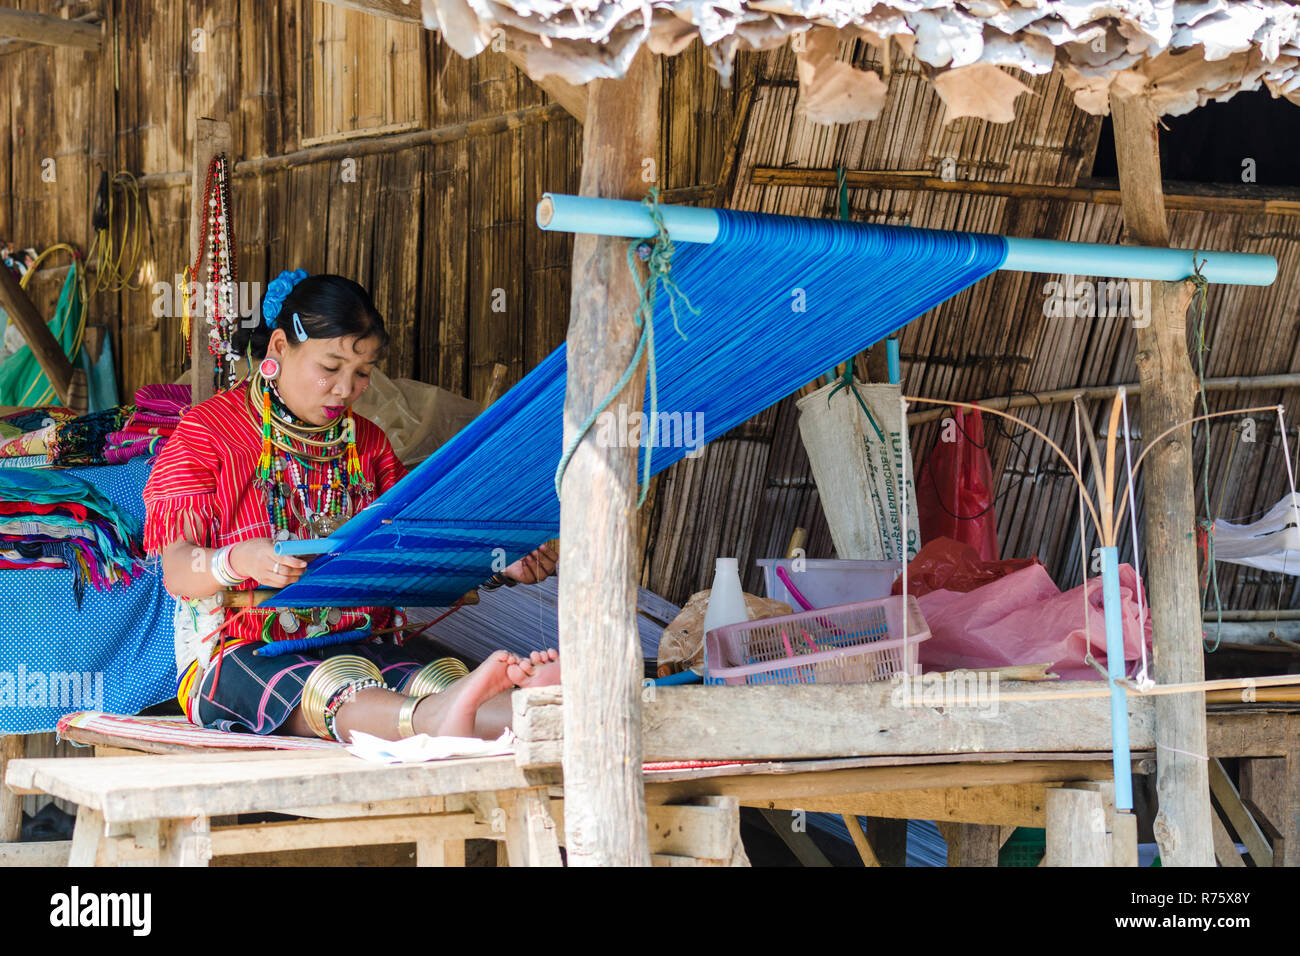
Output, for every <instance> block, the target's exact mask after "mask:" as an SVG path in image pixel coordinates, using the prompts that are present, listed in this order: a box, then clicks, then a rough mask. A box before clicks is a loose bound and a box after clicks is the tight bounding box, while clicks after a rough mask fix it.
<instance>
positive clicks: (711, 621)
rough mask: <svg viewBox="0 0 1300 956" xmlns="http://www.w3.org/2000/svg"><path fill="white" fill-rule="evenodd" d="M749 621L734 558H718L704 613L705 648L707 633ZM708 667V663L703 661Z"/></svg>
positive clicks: (738, 570)
mask: <svg viewBox="0 0 1300 956" xmlns="http://www.w3.org/2000/svg"><path fill="white" fill-rule="evenodd" d="M748 620H749V609H748V608H747V607H746V606H745V592H744V590H742V589H741V587H740V568H739V567H738V565H737V562H736V559H735V558H718V563H717V567H716V569H715V570H714V572H713V589H712V590H711V591H710V592H709V606H708V607H707V608H706V609H705V611H704V636H705V638H706V641H705V645H704V646H705V648H706V649H707V648H708V641H707V637H708V633H709V631H711V630H713V629H714V628H717V627H723V626H725V625H727V624H739V623H740V622H741V621H748ZM705 667H706V668H707V667H708V661H707V660H706V661H705Z"/></svg>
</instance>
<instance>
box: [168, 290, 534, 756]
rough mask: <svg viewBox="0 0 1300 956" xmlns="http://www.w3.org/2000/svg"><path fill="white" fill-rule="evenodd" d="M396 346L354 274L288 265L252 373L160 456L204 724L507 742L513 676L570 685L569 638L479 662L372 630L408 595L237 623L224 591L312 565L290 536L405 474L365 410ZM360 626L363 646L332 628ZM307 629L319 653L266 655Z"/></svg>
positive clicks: (184, 670) (254, 339) (173, 587)
mask: <svg viewBox="0 0 1300 956" xmlns="http://www.w3.org/2000/svg"><path fill="white" fill-rule="evenodd" d="M241 339H242V341H241ZM387 344H388V334H387V332H386V331H385V329H384V323H383V319H382V318H381V317H380V315H379V313H378V312H377V311H376V310H375V307H374V305H373V303H372V302H371V300H370V296H369V295H368V294H367V293H366V292H365V290H364V289H362V288H361V287H360V286H359V285H357V284H356V283H355V282H352V281H350V280H348V279H344V278H341V277H339V276H330V275H322V276H312V277H310V278H309V277H307V275H306V273H304V272H303V271H302V270H295V271H294V272H292V273H290V272H283V273H281V274H280V276H279V277H277V278H276V279H275V280H274V281H273V282H272V283H271V284H270V286H269V287H268V289H267V293H266V297H265V299H264V300H263V304H262V321H261V324H260V325H258V326H257V327H256V328H253V329H251V330H247V329H241V330H240V332H239V333H237V338H236V340H235V341H234V342H233V343H232V345H233V347H234V348H235V349H236V350H237V351H240V352H244V351H245V350H247V351H248V352H249V353H250V366H251V367H252V369H253V371H252V372H251V374H250V375H249V377H247V378H246V379H245V380H244V381H242V382H240V383H239V384H238V385H236V386H234V387H233V388H230V389H229V390H227V391H225V392H222V393H220V394H218V395H216V396H214V397H213V398H211V399H208V400H207V401H205V402H203V403H201V404H199V405H197V406H195V407H194V408H192V409H191V410H190V411H189V413H188V414H186V415H185V417H184V418H183V419H182V420H181V422H180V424H179V425H178V426H177V428H176V431H175V433H174V434H173V436H172V438H171V439H170V440H169V441H168V442H167V443H166V445H164V446H163V449H162V451H161V452H160V453H159V455H158V458H157V460H156V461H155V463H154V466H153V470H152V472H151V474H150V476H149V481H148V483H147V484H146V485H145V489H144V500H145V506H146V517H145V547H146V549H147V550H148V551H149V553H150V554H161V556H162V566H163V582H164V584H165V585H166V587H167V590H168V592H169V593H171V594H172V595H173V596H178V597H177V612H176V664H177V671H178V673H179V674H180V675H181V682H180V691H179V694H178V697H179V698H180V701H181V704H182V706H183V707H184V708H185V712H186V714H187V716H189V718H190V720H191V721H193V722H194V723H196V724H200V725H202V726H205V727H210V728H216V729H220V730H242V731H251V732H252V733H256V734H270V733H275V732H277V731H278V732H280V733H285V734H292V735H296V736H308V737H309V736H319V737H325V738H333V739H336V740H342V741H347V740H349V739H350V734H351V732H352V731H353V730H361V731H364V732H366V733H369V734H373V735H375V736H377V737H383V738H386V739H390V740H392V739H399V738H402V737H408V736H411V735H413V734H415V733H427V734H430V735H452V736H462V737H468V736H479V737H484V738H488V739H494V738H496V737H497V736H499V735H500V734H501V732H502V730H503V729H504V728H505V727H506V726H507V725H508V723H509V720H510V698H509V692H510V691H511V690H512V689H513V688H514V687H516V686H525V685H538V684H548V683H549V684H553V683H558V682H559V664H558V662H557V661H556V659H557V656H558V655H557V654H556V652H555V651H553V650H548V651H545V652H534V653H533V654H532V655H531V656H530V657H529V658H526V659H521V658H517V657H515V656H514V655H512V654H509V653H507V652H505V651H497V652H496V653H494V654H493V655H491V657H489V658H488V660H487V661H485V662H484V663H483V664H481V665H480V666H479V667H478V668H476V669H475V670H474V671H473V672H469V671H468V669H467V668H466V667H465V665H464V664H462V663H461V662H460V661H458V660H456V659H454V658H443V659H441V660H438V661H434V662H433V663H431V664H427V665H422V664H421V662H420V661H418V660H417V659H416V658H415V657H414V656H413V655H412V654H410V653H409V652H407V651H406V650H404V649H403V648H401V647H399V646H397V645H396V644H392V643H382V642H380V641H379V640H378V639H377V638H371V637H370V634H371V632H372V631H382V630H386V629H391V628H392V627H393V625H394V623H395V618H396V617H397V614H396V613H395V612H394V610H393V609H391V608H378V607H363V608H317V609H312V610H311V611H304V610H302V609H293V610H280V611H275V610H261V609H256V608H254V609H249V610H247V611H244V612H243V613H237V612H233V611H232V612H230V614H231V616H230V618H229V619H228V620H227V618H226V613H227V612H226V611H225V609H224V608H222V607H221V606H220V604H219V599H218V596H219V595H220V594H221V593H222V592H224V591H226V590H227V589H242V590H250V589H253V588H257V587H263V588H283V587H285V586H287V585H289V584H292V583H293V582H294V581H296V580H297V579H298V578H299V577H300V576H301V574H302V572H303V570H304V569H305V568H306V567H307V562H306V561H304V560H303V559H301V558H297V557H289V556H281V557H277V556H276V555H275V553H274V550H273V549H274V544H275V542H276V541H277V540H284V539H286V538H290V537H325V536H327V535H329V534H331V533H332V532H334V531H335V530H337V529H338V528H339V527H340V526H341V525H342V524H343V523H344V522H345V521H346V520H347V519H348V518H349V517H350V516H351V515H353V514H355V513H356V512H358V511H360V510H361V509H362V508H364V507H365V506H366V505H368V504H369V503H370V502H371V501H373V500H374V498H375V497H377V496H378V495H380V494H382V493H383V492H385V491H387V490H388V489H389V488H390V487H392V486H393V485H394V484H396V483H397V482H398V481H399V480H401V478H402V477H403V476H404V475H405V474H406V469H405V468H404V467H403V465H402V463H401V462H400V461H399V460H398V458H397V456H396V454H394V452H393V449H392V446H391V444H390V443H389V441H388V439H387V437H385V435H384V433H383V432H382V431H381V430H380V428H379V427H378V426H377V425H375V424H374V423H373V422H371V421H369V420H368V419H365V418H362V417H360V416H358V415H354V414H353V413H352V403H353V402H355V401H356V400H357V399H358V398H359V397H360V395H361V393H362V392H364V391H365V389H366V385H367V384H368V378H369V374H370V372H371V370H372V369H373V368H374V366H375V365H376V364H377V363H378V361H379V360H380V358H381V356H382V353H383V350H384V348H385V347H386V346H387ZM555 562H556V555H554V554H553V553H552V552H551V551H549V550H547V549H546V548H541V549H538V550H537V551H534V552H533V553H532V554H530V555H528V556H526V557H525V558H523V559H522V560H521V561H519V562H517V563H516V564H514V565H512V566H511V567H509V568H507V569H506V571H505V572H504V574H505V577H506V578H509V579H511V581H518V582H522V583H526V584H527V583H535V582H537V581H540V580H542V579H543V578H545V577H547V576H548V575H550V574H552V573H553V572H554V571H555ZM345 632H347V633H352V634H355V640H356V641H359V642H364V643H340V642H339V638H338V637H331V636H330V635H341V634H343V633H345ZM304 637H306V638H310V639H312V642H311V644H312V646H309V647H308V648H307V649H303V650H296V651H293V652H290V653H287V654H280V655H274V656H272V655H271V654H264V653H258V652H259V650H260V649H263V648H268V645H267V643H266V642H268V641H272V642H274V641H281V640H290V639H302V638H304ZM344 640H345V641H346V638H344Z"/></svg>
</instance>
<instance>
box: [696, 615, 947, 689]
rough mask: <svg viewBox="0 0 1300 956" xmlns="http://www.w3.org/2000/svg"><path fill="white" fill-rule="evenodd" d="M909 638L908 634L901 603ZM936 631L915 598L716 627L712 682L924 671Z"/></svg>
mask: <svg viewBox="0 0 1300 956" xmlns="http://www.w3.org/2000/svg"><path fill="white" fill-rule="evenodd" d="M904 608H906V609H907V640H906V647H904V640H903V609H904ZM929 637H930V629H929V628H928V627H927V626H926V623H925V618H924V617H922V616H921V609H920V607H919V606H918V605H917V603H916V598H914V597H911V596H908V597H907V598H906V603H904V598H903V597H902V596H897V597H887V598H877V599H875V600H874V601H859V602H856V603H854V604H839V605H836V606H834V607H826V608H818V609H817V610H814V611H801V612H800V613H798V614H786V615H784V616H782V617H769V618H764V619H763V620H761V621H746V622H744V623H742V624H728V625H727V626H726V627H718V628H714V629H713V630H712V631H709V633H708V634H706V635H705V637H704V655H705V656H704V682H705V683H706V684H851V683H861V682H866V681H878V680H889V679H890V678H891V677H893V676H894V675H895V674H899V673H907V674H909V675H911V676H914V677H915V676H918V675H919V674H920V668H919V666H918V664H917V650H918V647H919V645H920V643H921V642H922V641H925V640H928V639H929Z"/></svg>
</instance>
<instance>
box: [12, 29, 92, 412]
mask: <svg viewBox="0 0 1300 956" xmlns="http://www.w3.org/2000/svg"><path fill="white" fill-rule="evenodd" d="M60 22H61V21H60ZM87 304H88V303H87ZM0 306H3V307H4V310H5V311H6V312H7V313H9V318H10V320H12V322H13V323H14V325H16V326H18V331H20V332H22V334H23V338H24V339H25V340H26V341H27V344H28V346H30V348H31V350H32V355H33V356H35V358H36V362H37V364H38V365H40V367H41V371H42V372H44V373H45V377H46V378H48V379H49V380H50V385H51V386H52V387H53V388H54V392H55V394H57V395H58V396H59V401H60V402H62V403H63V407H64V408H69V409H72V410H73V411H85V405H84V404H83V405H82V406H81V407H80V408H77V406H76V405H75V404H74V401H73V399H74V397H75V396H74V395H73V392H74V385H73V367H72V362H70V361H69V360H68V357H67V356H66V355H64V354H63V346H62V345H60V344H59V341H58V339H56V338H55V337H54V333H53V332H51V331H50V327H49V326H48V325H46V324H45V320H44V319H42V318H41V314H40V313H39V312H37V311H36V306H34V305H32V300H31V299H29V298H28V297H27V292H26V291H25V290H24V289H23V287H22V286H21V285H19V283H18V280H17V279H16V278H14V274H13V273H12V272H10V271H9V270H8V269H5V268H0ZM83 375H84V373H83ZM82 388H83V389H84V383H83V385H82Z"/></svg>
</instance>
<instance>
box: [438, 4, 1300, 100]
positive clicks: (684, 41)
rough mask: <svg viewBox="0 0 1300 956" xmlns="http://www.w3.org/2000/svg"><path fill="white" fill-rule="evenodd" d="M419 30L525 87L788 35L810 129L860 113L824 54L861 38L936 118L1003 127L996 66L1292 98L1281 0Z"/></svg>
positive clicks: (1181, 93)
mask: <svg viewBox="0 0 1300 956" xmlns="http://www.w3.org/2000/svg"><path fill="white" fill-rule="evenodd" d="M423 14H424V22H425V26H427V27H429V28H431V29H440V30H442V32H443V35H444V36H445V38H446V40H447V42H448V43H449V44H450V45H451V47H452V48H453V49H455V50H456V52H458V53H460V54H461V55H462V56H467V57H468V56H474V55H476V54H478V53H480V52H482V51H483V50H484V49H486V48H487V47H488V46H490V45H491V44H492V43H493V42H494V40H495V41H497V42H498V43H505V44H508V45H509V46H511V47H514V48H517V49H519V50H521V51H523V52H524V54H525V56H526V60H527V72H528V73H529V75H531V76H532V77H533V78H534V79H542V78H544V77H547V76H558V77H560V78H562V79H564V80H567V81H569V82H573V83H585V82H587V81H588V80H592V79H597V78H610V77H618V76H622V75H623V73H624V72H625V71H626V70H627V67H628V65H629V64H630V63H631V61H632V58H633V56H635V54H636V52H637V50H638V49H640V48H641V47H642V46H645V47H648V48H649V49H650V50H651V51H653V52H655V53H662V54H675V53H678V52H680V51H681V50H683V49H684V48H685V47H686V46H687V45H688V44H690V43H691V41H692V40H694V39H695V38H696V37H699V38H700V39H701V40H702V41H703V43H704V45H705V47H706V48H707V49H708V51H709V55H710V57H711V59H712V62H713V65H714V67H715V68H716V69H717V70H718V71H719V72H720V73H721V74H722V75H723V77H724V79H725V78H728V77H729V76H730V73H731V68H732V63H733V60H734V58H735V55H736V52H737V51H738V50H742V49H755V50H766V49H772V48H774V47H777V46H780V45H781V44H783V43H786V42H788V41H789V42H791V43H792V44H793V45H794V48H795V50H796V52H798V53H799V61H800V66H799V81H800V85H801V90H802V93H803V95H802V97H801V103H802V108H803V110H804V111H805V112H806V114H807V115H808V116H809V117H810V118H812V119H814V120H817V121H819V122H828V123H829V122H851V121H854V120H861V119H875V118H876V117H877V116H878V115H879V113H880V111H881V109H882V108H883V105H884V101H885V98H886V93H887V90H886V83H885V82H884V80H882V78H881V76H880V75H878V74H876V73H874V72H868V71H864V70H860V69H855V68H854V67H852V66H851V65H849V64H848V63H845V62H842V61H840V59H839V56H838V54H839V44H840V43H841V42H843V41H852V40H854V39H862V40H865V41H866V42H867V43H869V44H871V45H873V46H875V47H878V48H881V49H882V50H884V51H889V50H890V49H891V48H894V49H896V50H901V51H902V53H903V54H904V55H906V56H910V57H914V58H915V59H916V60H917V61H918V62H919V63H920V64H921V66H922V69H923V70H924V71H925V72H926V73H927V75H928V76H929V78H930V79H931V80H933V82H934V84H935V87H936V89H937V90H938V92H939V95H940V96H941V97H942V98H943V99H944V101H945V104H946V105H947V107H948V111H947V118H948V119H952V118H956V117H958V116H979V117H982V118H984V119H988V120H993V121H996V122H1010V121H1011V119H1012V118H1013V116H1014V112H1013V109H1012V105H1013V103H1014V101H1015V98H1016V97H1017V96H1019V95H1020V94H1021V93H1023V92H1026V87H1025V86H1024V85H1023V84H1022V83H1021V82H1020V81H1019V80H1017V79H1016V78H1015V77H1014V76H1013V75H1012V74H1011V73H1008V72H1006V69H1007V68H1012V69H1014V70H1023V71H1025V72H1027V73H1030V74H1035V75H1041V74H1045V73H1049V72H1052V71H1053V70H1057V71H1059V72H1060V73H1061V74H1062V76H1063V78H1064V79H1065V82H1066V84H1067V86H1068V87H1069V88H1070V89H1071V90H1072V91H1073V94H1074V100H1075V102H1076V103H1077V104H1078V105H1079V107H1081V108H1082V109H1084V110H1086V111H1088V112H1090V113H1095V114H1102V113H1105V112H1107V110H1108V93H1109V90H1110V88H1111V87H1112V86H1119V87H1121V88H1123V89H1125V90H1130V91H1132V90H1138V89H1143V88H1145V89H1147V90H1148V91H1149V94H1150V96H1151V98H1152V100H1153V101H1154V103H1155V105H1156V108H1157V109H1158V111H1159V112H1160V113H1162V114H1172V115H1179V114H1182V113H1186V112H1188V111H1189V110H1192V109H1194V108H1195V107H1197V106H1200V105H1203V104H1205V103H1206V102H1208V101H1210V100H1223V99H1227V98H1229V97H1231V96H1232V95H1234V94H1235V93H1237V92H1239V91H1241V90H1257V89H1259V88H1260V86H1261V85H1264V86H1266V87H1267V88H1268V89H1269V90H1271V91H1272V92H1273V94H1274V95H1275V96H1286V97H1288V98H1289V99H1292V100H1294V101H1296V102H1300V74H1298V73H1297V67H1298V66H1300V19H1298V17H1297V8H1296V7H1294V6H1292V5H1291V4H1289V3H1285V2H1281V0H1249V2H1228V0H1156V2H1152V0H968V2H961V3H955V2H943V0H888V2H884V3H876V2H871V0H748V2H746V0H635V2H634V0H586V2H578V3H572V2H560V0H423Z"/></svg>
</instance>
